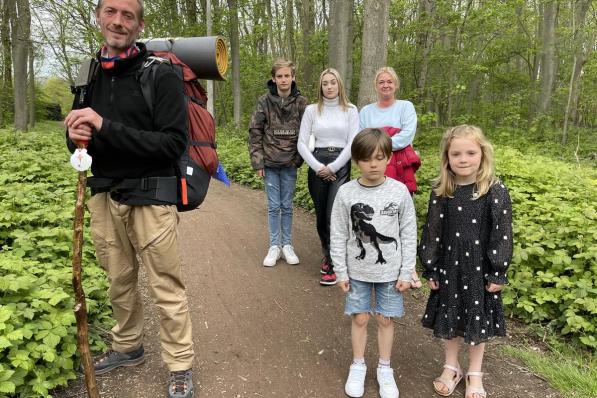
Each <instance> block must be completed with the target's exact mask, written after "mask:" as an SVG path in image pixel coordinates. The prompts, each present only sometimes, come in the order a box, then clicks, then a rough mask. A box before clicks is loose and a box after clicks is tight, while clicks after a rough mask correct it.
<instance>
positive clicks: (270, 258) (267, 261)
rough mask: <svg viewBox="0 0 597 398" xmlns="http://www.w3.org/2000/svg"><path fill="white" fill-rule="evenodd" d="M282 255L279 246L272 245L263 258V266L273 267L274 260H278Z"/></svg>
mask: <svg viewBox="0 0 597 398" xmlns="http://www.w3.org/2000/svg"><path fill="white" fill-rule="evenodd" d="M280 257H282V251H281V250H280V247H279V246H272V247H270V248H269V251H268V252H267V256H265V258H264V259H263V266H264V267H273V266H274V265H276V261H278V260H279V259H280Z"/></svg>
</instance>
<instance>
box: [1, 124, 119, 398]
mask: <svg viewBox="0 0 597 398" xmlns="http://www.w3.org/2000/svg"><path fill="white" fill-rule="evenodd" d="M41 128H42V129H44V128H46V129H48V130H49V131H44V132H43V133H42V132H39V133H36V132H34V133H28V134H27V135H26V136H24V135H20V134H17V135H15V134H14V133H12V132H9V131H7V130H0V163H1V164H2V171H1V172H0V396H19V397H40V396H43V397H46V396H49V391H50V390H51V389H53V388H55V387H57V386H64V385H66V384H67V383H68V381H69V380H73V379H75V378H76V370H77V367H78V356H77V343H76V333H77V330H76V322H75V317H74V313H73V305H74V299H73V292H72V285H71V278H72V275H71V263H70V262H71V259H70V256H71V242H72V216H73V208H74V201H75V186H76V173H75V172H74V171H73V170H72V169H70V166H68V152H67V151H66V148H65V145H64V138H63V135H62V134H63V133H62V132H59V131H57V130H56V129H55V128H53V127H50V125H46V124H42V125H41ZM87 221H88V220H87ZM86 242H87V243H86V245H85V248H84V254H83V255H84V259H83V264H84V271H83V272H84V281H83V282H84V289H85V293H86V296H87V307H88V312H89V322H90V323H91V341H90V343H91V349H92V350H94V351H100V350H103V349H104V348H105V344H104V342H103V340H102V338H101V336H100V334H99V333H98V331H100V330H104V329H106V328H107V327H109V325H110V324H111V322H112V321H111V319H110V316H111V312H112V311H111V308H110V305H109V301H108V298H107V281H106V278H105V274H104V272H103V271H102V270H101V269H100V268H99V267H98V266H97V265H96V262H95V256H94V252H93V249H92V245H91V243H90V242H91V240H90V239H89V235H88V233H87V235H86Z"/></svg>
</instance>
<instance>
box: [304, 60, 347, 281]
mask: <svg viewBox="0 0 597 398" xmlns="http://www.w3.org/2000/svg"><path fill="white" fill-rule="evenodd" d="M358 131H359V115H358V111H357V108H356V107H355V106H354V105H352V104H351V103H350V102H349V101H348V98H347V97H346V93H345V92H344V85H343V83H342V79H341V78H340V74H339V73H338V71H337V70H335V69H332V68H328V69H326V70H324V71H323V72H321V75H320V76H319V93H318V95H317V103H315V104H311V105H309V106H307V109H305V113H304V115H303V119H302V121H301V129H300V132H299V140H298V144H297V146H298V151H299V153H300V155H301V156H302V157H303V159H304V160H305V161H306V162H307V164H308V165H309V176H308V185H309V193H310V194H311V198H312V199H313V204H314V206H315V214H316V217H317V233H318V234H319V239H320V241H321V250H322V252H323V260H322V263H321V273H322V276H321V280H320V283H321V284H322V285H334V284H336V274H335V273H334V264H333V263H332V260H331V258H330V218H331V214H332V205H333V204H334V198H335V197H336V193H337V192H338V188H340V186H341V185H342V184H344V183H345V182H347V181H349V180H350V144H351V143H352V139H353V138H354V136H355V135H356V134H357V133H358ZM311 135H313V136H314V140H315V145H314V148H311V149H310V148H309V141H310V137H311Z"/></svg>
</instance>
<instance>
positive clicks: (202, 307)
mask: <svg viewBox="0 0 597 398" xmlns="http://www.w3.org/2000/svg"><path fill="white" fill-rule="evenodd" d="M294 220H295V221H294V229H293V236H294V237H293V241H294V246H295V249H296V252H297V254H298V256H299V257H300V260H301V263H300V264H299V265H296V266H290V265H287V264H286V263H285V262H284V260H279V261H278V265H277V266H276V267H273V268H266V267H263V266H262V265H261V262H262V261H263V257H264V256H265V254H266V252H267V249H268V232H267V213H266V200H265V196H264V193H263V192H262V191H257V190H251V189H249V188H245V187H242V186H238V185H233V186H232V187H231V188H227V187H225V186H224V185H223V184H221V183H219V182H213V183H212V186H211V187H210V191H209V194H208V197H207V200H206V202H205V203H204V204H203V205H202V206H201V208H200V209H199V210H196V211H193V212H189V213H182V214H181V223H180V242H181V246H182V256H183V263H184V269H183V272H184V275H185V283H186V287H187V295H188V299H189V306H190V309H191V316H192V320H193V336H194V343H195V353H196V356H195V363H194V367H193V370H194V383H195V398H197V397H205V398H211V397H231V398H241V397H243V398H244V397H322V398H331V397H344V396H345V395H344V382H345V378H346V375H347V373H348V367H349V365H350V362H351V359H352V355H351V344H350V318H348V317H346V316H344V315H343V309H344V294H343V293H342V292H341V291H340V289H338V288H337V287H335V286H332V287H323V286H320V285H319V283H318V281H319V276H320V274H319V262H320V259H321V255H320V249H319V240H318V237H317V233H316V229H315V219H314V216H313V215H311V214H309V213H306V212H304V211H302V210H300V209H297V210H295V218H294ZM140 284H141V290H142V293H143V295H144V297H145V301H146V303H147V305H146V308H145V320H146V336H145V340H144V344H145V352H146V362H145V363H144V364H143V365H141V366H138V367H134V368H121V369H117V370H114V371H112V372H110V373H108V374H106V375H102V376H98V377H97V380H98V384H99V390H100V393H101V396H102V397H104V398H154V397H165V396H166V383H167V381H168V376H169V374H168V370H167V368H166V366H165V365H164V363H163V361H162V360H161V357H160V346H159V340H158V329H159V317H158V314H157V310H156V308H155V307H154V306H153V304H151V299H150V298H149V295H148V293H147V290H146V288H145V286H146V280H145V277H142V278H141V282H140ZM425 303H426V295H425V293H424V292H423V291H421V290H418V291H411V292H409V293H408V294H406V299H405V307H406V315H405V316H404V317H403V318H400V319H398V320H396V329H395V343H394V352H393V354H392V367H393V368H394V369H395V376H396V381H397V384H398V387H399V389H400V396H401V398H418V397H438V395H437V394H435V393H434V392H433V387H432V380H433V379H434V378H435V377H436V376H438V375H439V374H440V372H441V367H442V362H443V361H442V360H443V358H442V357H443V355H442V353H443V349H442V344H441V342H440V341H438V340H437V339H434V338H433V337H432V335H431V332H430V331H429V330H427V329H423V328H422V327H421V325H420V318H421V314H422V313H423V310H424V307H425ZM376 336H377V333H376V328H375V325H374V322H370V325H369V343H368V346H367V353H366V362H367V364H368V366H369V371H368V373H367V379H366V384H365V395H364V397H369V398H372V397H377V396H378V387H377V382H376V380H375V367H376V364H377V342H376ZM517 339H518V338H517V337H516V336H512V335H509V336H508V337H507V338H504V339H499V340H495V341H492V342H491V343H490V344H488V347H487V350H486V356H485V362H484V371H485V372H486V375H485V379H484V383H485V387H486V389H487V390H488V393H489V396H490V397H492V398H506V397H508V398H518V397H525V398H526V397H528V398H539V397H541V398H556V397H558V398H559V397H560V395H559V394H558V393H557V392H556V391H555V390H554V389H552V388H551V387H550V386H549V384H548V383H547V382H546V381H545V380H544V379H542V378H541V377H539V376H537V375H534V374H533V373H532V372H531V371H530V370H528V369H527V368H526V367H525V366H524V365H523V364H522V363H521V362H520V361H518V360H515V359H512V358H509V357H507V356H506V355H505V354H503V352H502V350H500V347H499V346H501V345H504V344H510V343H515V342H516V341H517ZM461 364H462V365H463V367H465V365H466V353H465V352H464V351H463V353H462V355H461ZM465 368H466V367H465ZM463 395H464V383H461V384H460V385H459V386H458V388H457V389H456V391H455V393H454V396H456V397H462V396H463ZM85 396H86V392H85V387H84V384H83V383H82V381H81V379H79V380H77V382H75V383H73V384H72V385H71V386H69V388H67V389H65V390H62V391H60V392H59V393H56V394H55V397H58V398H67V397H85Z"/></svg>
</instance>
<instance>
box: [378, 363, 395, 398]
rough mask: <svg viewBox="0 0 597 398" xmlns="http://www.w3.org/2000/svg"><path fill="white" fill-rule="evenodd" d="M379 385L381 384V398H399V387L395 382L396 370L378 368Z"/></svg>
mask: <svg viewBox="0 0 597 398" xmlns="http://www.w3.org/2000/svg"><path fill="white" fill-rule="evenodd" d="M377 383H378V384H379V396H380V397H381V398H398V396H399V395H400V393H399V392H398V386H397V385H396V381H395V380H394V369H392V368H385V367H384V368H379V367H378V368H377Z"/></svg>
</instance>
